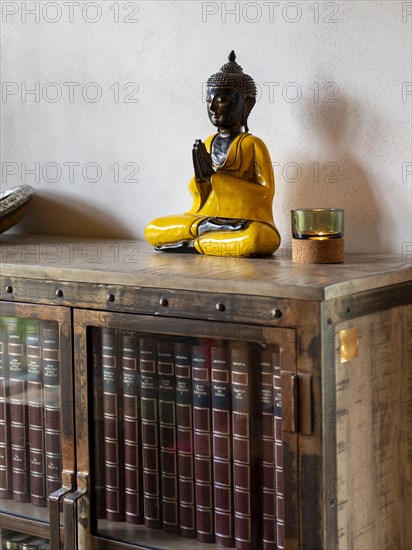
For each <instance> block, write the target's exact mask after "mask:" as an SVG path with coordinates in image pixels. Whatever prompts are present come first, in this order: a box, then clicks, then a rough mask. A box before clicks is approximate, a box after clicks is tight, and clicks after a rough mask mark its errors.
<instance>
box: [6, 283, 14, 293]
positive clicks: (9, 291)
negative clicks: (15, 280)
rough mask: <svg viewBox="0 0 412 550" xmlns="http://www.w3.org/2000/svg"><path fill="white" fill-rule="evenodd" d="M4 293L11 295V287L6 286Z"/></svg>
mask: <svg viewBox="0 0 412 550" xmlns="http://www.w3.org/2000/svg"><path fill="white" fill-rule="evenodd" d="M6 292H7V294H11V293H12V292H13V287H12V286H9V285H7V286H6Z"/></svg>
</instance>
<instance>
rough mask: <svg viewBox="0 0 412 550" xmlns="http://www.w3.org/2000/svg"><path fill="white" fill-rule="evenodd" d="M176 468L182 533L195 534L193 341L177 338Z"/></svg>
mask: <svg viewBox="0 0 412 550" xmlns="http://www.w3.org/2000/svg"><path fill="white" fill-rule="evenodd" d="M175 374H176V423H177V470H178V492H179V523H180V534H181V535H182V536H183V537H186V538H196V501H195V476H194V455H193V450H194V449H193V393H192V365H191V344H190V342H189V341H181V342H175Z"/></svg>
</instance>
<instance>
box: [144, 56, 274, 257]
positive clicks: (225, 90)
mask: <svg viewBox="0 0 412 550" xmlns="http://www.w3.org/2000/svg"><path fill="white" fill-rule="evenodd" d="M206 93H207V97H206V101H207V112H208V115H209V119H210V122H211V123H212V124H213V125H214V126H215V127H216V128H217V133H215V134H213V135H212V136H210V137H208V138H207V139H206V140H205V142H202V141H201V140H200V139H198V140H196V141H195V143H194V145H193V151H192V155H193V170H194V175H193V177H192V179H191V181H190V184H189V188H190V192H191V194H192V197H193V205H192V208H191V209H190V210H188V211H187V212H186V213H184V214H180V215H171V216H164V217H161V218H157V219H155V220H153V221H152V222H151V223H149V224H148V225H147V227H146V230H145V236H146V239H147V240H148V242H149V243H150V244H151V245H153V246H154V247H155V249H156V250H161V251H168V252H193V253H200V254H206V255H212V256H236V257H254V256H270V255H271V254H273V252H275V250H277V249H278V248H279V245H280V236H279V233H278V231H277V229H276V226H275V223H274V220H273V213H272V201H273V196H274V191H275V182H274V175H273V168H272V164H271V160H270V156H269V153H268V150H267V148H266V146H265V144H264V143H263V141H262V140H261V139H259V138H257V137H255V136H253V135H252V134H250V133H249V129H248V125H247V121H248V116H249V114H250V112H251V110H252V108H253V106H254V104H255V102H256V86H255V83H254V81H253V79H252V78H251V77H250V76H249V75H247V74H245V73H244V72H243V69H242V67H241V66H240V65H238V63H236V55H235V53H234V52H233V51H232V52H231V53H230V55H229V60H228V63H226V64H225V65H223V67H222V68H221V69H220V71H219V72H218V73H216V74H213V75H212V76H211V77H210V78H209V79H208V81H207V88H206Z"/></svg>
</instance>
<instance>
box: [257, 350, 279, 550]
mask: <svg viewBox="0 0 412 550" xmlns="http://www.w3.org/2000/svg"><path fill="white" fill-rule="evenodd" d="M259 367H260V368H259V370H260V384H259V404H260V415H261V425H262V508H263V509H262V544H263V550H272V549H273V548H275V547H276V487H275V478H276V477H275V422H274V389H273V375H274V364H273V351H272V349H271V348H270V347H268V348H266V349H262V350H261V352H260V360H259Z"/></svg>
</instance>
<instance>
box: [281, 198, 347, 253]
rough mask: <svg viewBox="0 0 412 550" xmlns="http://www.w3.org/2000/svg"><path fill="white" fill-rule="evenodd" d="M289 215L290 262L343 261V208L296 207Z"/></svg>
mask: <svg viewBox="0 0 412 550" xmlns="http://www.w3.org/2000/svg"><path fill="white" fill-rule="evenodd" d="M291 213H292V236H293V239H292V260H293V261H294V262H296V263H311V264H324V263H325V264H326V263H342V262H343V261H344V210H343V208H295V209H294V210H292V211H291Z"/></svg>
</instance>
